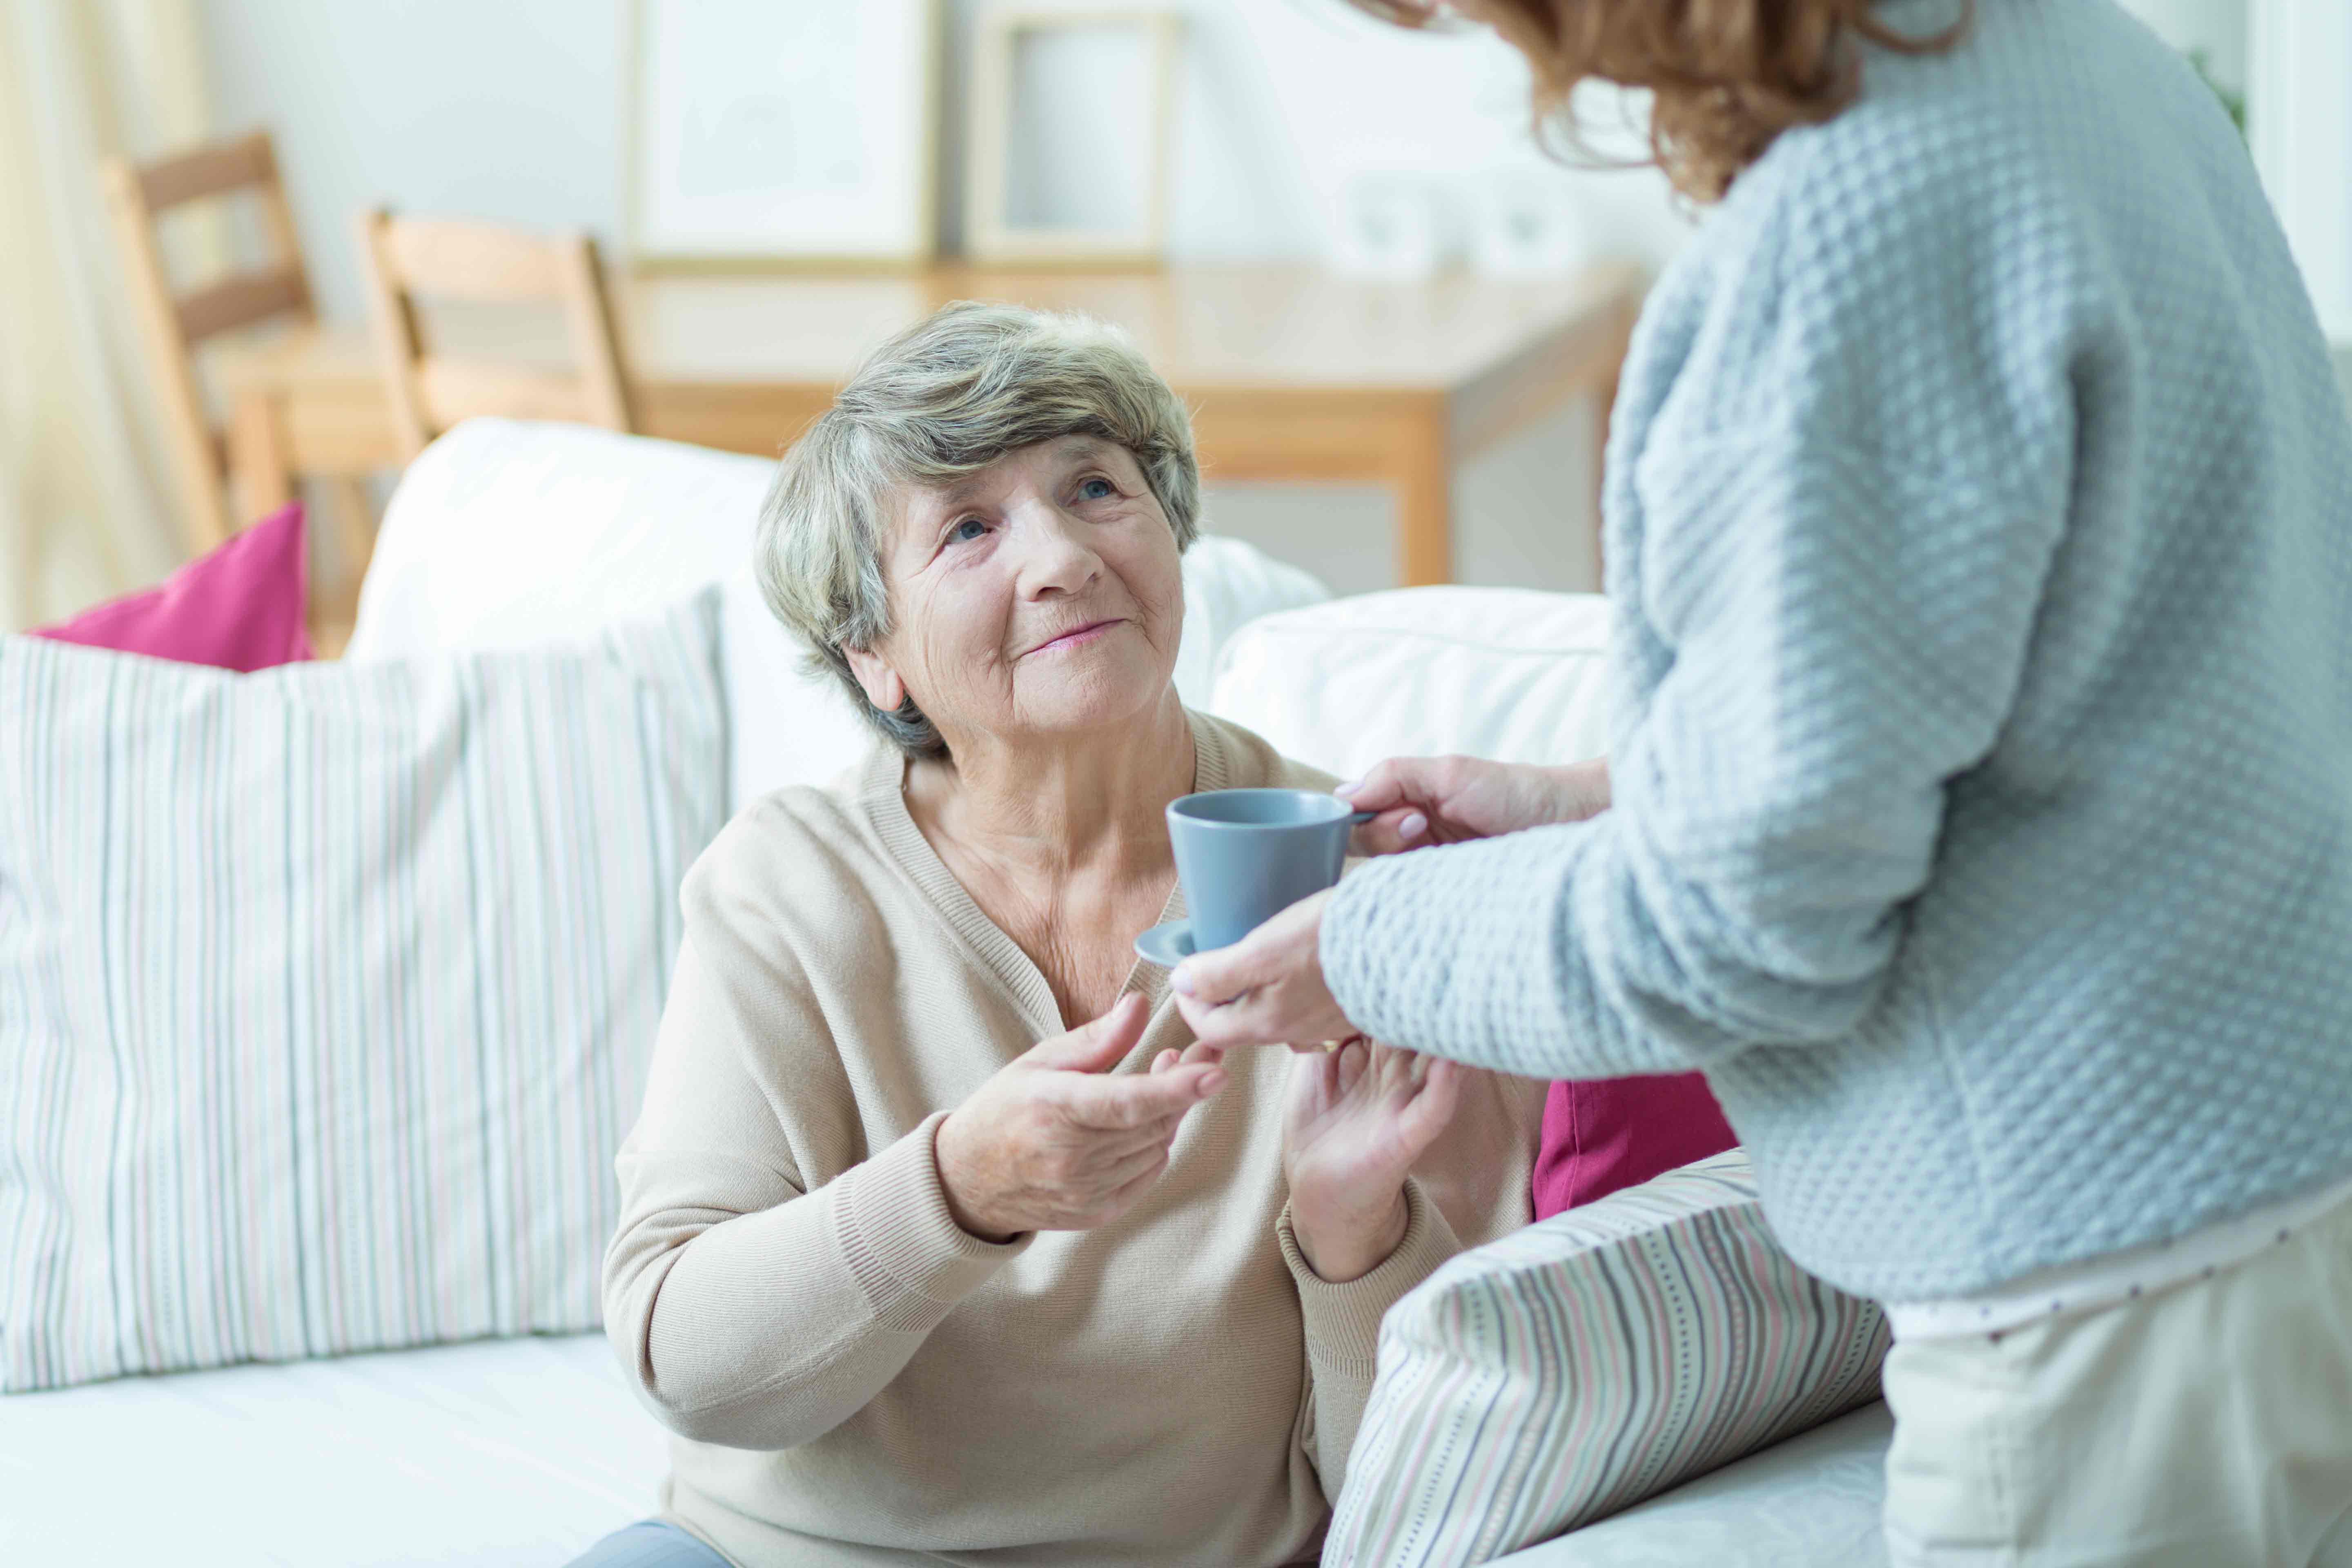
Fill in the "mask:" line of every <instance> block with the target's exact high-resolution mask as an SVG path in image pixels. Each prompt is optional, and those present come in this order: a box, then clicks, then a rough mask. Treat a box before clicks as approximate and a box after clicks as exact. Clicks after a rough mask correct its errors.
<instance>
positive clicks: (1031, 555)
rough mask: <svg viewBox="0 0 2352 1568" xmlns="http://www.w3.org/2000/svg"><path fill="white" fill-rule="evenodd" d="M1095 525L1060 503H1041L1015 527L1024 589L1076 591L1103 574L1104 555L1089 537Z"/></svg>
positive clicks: (1014, 541) (1027, 592)
mask: <svg viewBox="0 0 2352 1568" xmlns="http://www.w3.org/2000/svg"><path fill="white" fill-rule="evenodd" d="M1091 526H1092V525H1091V524H1089V523H1088V522H1087V521H1086V520H1084V519H1083V518H1076V517H1072V516H1071V515H1070V514H1069V513H1068V512H1066V511H1064V510H1062V509H1061V508H1059V507H1040V508H1037V509H1035V510H1033V511H1032V512H1031V513H1030V515H1028V516H1026V517H1024V518H1023V519H1022V520H1021V526H1020V527H1018V528H1015V529H1014V530H1013V549H1014V550H1015V552H1017V553H1018V559H1019V561H1020V582H1021V587H1022V591H1023V592H1024V593H1026V594H1029V595H1037V594H1045V593H1051V592H1055V591H1056V590H1058V591H1060V592H1064V593H1073V594H1074V593H1076V592H1077V591H1078V590H1080V589H1082V588H1084V587H1086V586H1087V584H1090V583H1092V582H1093V581H1094V580H1095V579H1096V578H1097V577H1099V576H1101V575H1102V570H1103V563H1102V557H1101V556H1100V555H1098V554H1097V553H1096V552H1095V550H1094V546H1093V545H1092V543H1090V542H1088V540H1087V529H1088V528H1089V527H1091Z"/></svg>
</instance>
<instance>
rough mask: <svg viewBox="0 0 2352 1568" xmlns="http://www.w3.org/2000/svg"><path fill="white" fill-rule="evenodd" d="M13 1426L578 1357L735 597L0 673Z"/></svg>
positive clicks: (2, 1179)
mask: <svg viewBox="0 0 2352 1568" xmlns="http://www.w3.org/2000/svg"><path fill="white" fill-rule="evenodd" d="M0 733H5V734H6V735H8V736H10V737H11V739H12V741H13V742H15V743H14V744H12V745H10V746H8V747H7V748H5V750H0V1062H5V1063H7V1064H9V1066H8V1072H9V1075H10V1077H9V1082H10V1084H11V1086H12V1092H11V1094H10V1095H9V1096H8V1097H7V1098H6V1099H5V1100H0V1389H5V1390H11V1391H13V1390H18V1389H26V1388H44V1387H54V1386H58V1385H59V1384H70V1383H78V1382H83V1381H87V1380H90V1379H95V1378H103V1377H111V1376H116V1375H120V1374H121V1373H132V1372H159V1371H168V1370H174V1369H178V1368H184V1367H200V1366H216V1365H220V1364H223V1363H230V1362H238V1361H251V1360H261V1361H268V1360H282V1359H287V1358H291V1357H298V1356H310V1355H322V1354H328V1353H332V1352H343V1351H352V1350H360V1349H373V1348H378V1347H383V1346H392V1345H410V1344H423V1343H428V1342H436V1341H443V1340H459V1339H469V1338H473V1337H476V1336H478V1335H484V1334H518V1333H529V1332H540V1331H578V1330H587V1329H593V1328H595V1327H596V1326H598V1324H599V1322H600V1321H601V1314H600V1312H599V1299H598V1289H597V1275H598V1264H599V1262H600V1260H601V1258H602V1256H603V1252H604V1245H605V1243H606V1242H607V1241H608V1240H609V1239H610V1237H611V1236H612V1233H613V1229H614V1224H615V1222H616V1218H617V1215H616V1213H615V1205H616V1201H617V1192H616V1189H615V1187H614V1182H613V1171H612V1161H613V1154H614V1150H615V1149H617V1148H618V1146H619V1144H620V1141H621V1138H622V1135H623V1133H624V1132H625V1131H626V1129H627V1127H628V1125H629V1123H630V1121H631V1120H632V1119H633V1118H634V1117H635V1114H636V1110H637V1104H638V1100H639V1097H640V1095H641V1092H642V1084H643V1079H644V1066H645V1062H646V1058H647V1055H648V1053H649V1051H650V1049H651V1047H652V1044H653V1037H654V1032H655V1028H656V1025H657V1023H658V1022H659V1019H660V1016H661V1008H662V1001H663V997H664V994H665V991H666V987H667V981H668V975H669V967H670V963H671V960H672V958H673V956H674V954H675V952H676V951H677V943H678V937H679V915H678V907H677V889H678V884H679V881H680V879H681V878H682V877H683V876H684V874H685V870H686V868H687V866H688V863H689V862H690V861H691V860H692V859H693V858H694V857H695V856H696V855H697V854H698V853H699V852H700V850H701V848H702V847H703V846H704V845H705V844H706V843H707V842H709V839H710V838H711V837H713V836H714V835H715V834H716V833H717V831H718V829H719V826H720V824H721V822H722V821H723V819H724V800H725V784H726V773H725V757H726V729H725V723H724V715H723V707H722V702H721V692H720V678H719V645H718V595H717V593H716V590H706V591H705V592H704V593H702V594H700V595H697V596H696V597H695V598H694V599H693V600H692V601H691V602H689V603H688V604H687V605H684V606H681V607H679V608H678V609H677V610H675V611H674V612H673V613H672V614H670V615H669V616H665V617H662V618H661V619H659V620H657V621H654V622H651V623H646V624H640V625H633V626H624V627H616V628H614V629H613V630H611V631H609V632H607V633H605V634H604V636H603V637H600V638H598V639H597V640H596V641H594V642H593V643H589V644H584V645H571V644H564V645H552V646H550V647H543V648H539V649H533V650H530V651H526V652H509V653H482V654H474V655H465V656H451V657H448V658H442V659H437V660H430V661H418V662H415V663H392V664H377V665H346V664H300V665H288V666H285V667H283V668H278V669H272V670H266V671H263V672H261V673H259V674H256V675H243V676H239V675H232V674H229V673H227V672H225V671H221V670H216V669H206V668H198V667H195V666H193V665H179V664H166V663H163V662H161V661H158V660H154V659H148V658H136V657H134V656H131V655H127V654H118V653H104V652H98V651H95V650H92V649H88V648H80V647H68V646H65V645H63V644H59V643H55V642H48V641H43V640H39V639H37V638H32V637H8V638H5V640H0Z"/></svg>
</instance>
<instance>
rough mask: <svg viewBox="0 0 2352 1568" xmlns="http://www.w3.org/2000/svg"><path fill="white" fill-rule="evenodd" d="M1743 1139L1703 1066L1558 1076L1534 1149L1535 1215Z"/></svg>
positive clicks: (1545, 1216) (1645, 1177) (1644, 1178)
mask: <svg viewBox="0 0 2352 1568" xmlns="http://www.w3.org/2000/svg"><path fill="white" fill-rule="evenodd" d="M1738 1142H1739V1140H1738V1137H1736V1136H1735V1135H1734V1134H1733V1132H1732V1131H1731V1123H1730V1122H1728V1121H1725V1120H1724V1119H1723V1108H1722V1107H1721V1106H1719V1105H1717V1103H1716V1102H1715V1094H1714V1092H1713V1091H1712V1090H1710V1089H1708V1088H1707V1087H1706V1076H1705V1075H1704V1074H1702V1073H1695V1072H1688V1073H1674V1074H1671V1075H1668V1076H1665V1077H1660V1078H1588V1079H1573V1080H1570V1081H1565V1082H1560V1083H1555V1084H1553V1085H1552V1086H1551V1093H1550V1095H1549V1097H1548V1098H1547V1099H1546V1100H1544V1117H1543V1142H1541V1143H1540V1144H1539V1145H1538V1147H1537V1150H1536V1173H1535V1181H1534V1183H1533V1186H1534V1196H1535V1201H1536V1218H1538V1219H1549V1218H1550V1217H1551V1216H1552V1215H1556V1214H1558V1213H1559V1211H1560V1210H1562V1209H1571V1208H1574V1207H1576V1206H1577V1205H1580V1204H1589V1203H1591V1202H1592V1201H1593V1200H1594V1199H1595V1198H1604V1197H1607V1196H1608V1195H1609V1194H1611V1193H1613V1192H1616V1191H1617V1190H1618V1189H1619V1188H1621V1187H1633V1186H1639V1185H1640V1184H1642V1183H1643V1182H1646V1181H1648V1180H1649V1179H1650V1178H1651V1177H1653V1176H1663V1175H1664V1174H1665V1173H1667V1172H1668V1171H1671V1170H1673V1169H1674V1168H1675V1167H1676V1166H1677V1165H1687V1164H1689V1163H1691V1162H1692V1161H1694V1160H1704V1159H1706V1157H1707V1156H1708V1155H1710V1154H1720V1153H1722V1152H1724V1151H1725V1150H1726V1149H1728V1148H1730V1147H1731V1146H1732V1145H1734V1144H1736V1143H1738Z"/></svg>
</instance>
